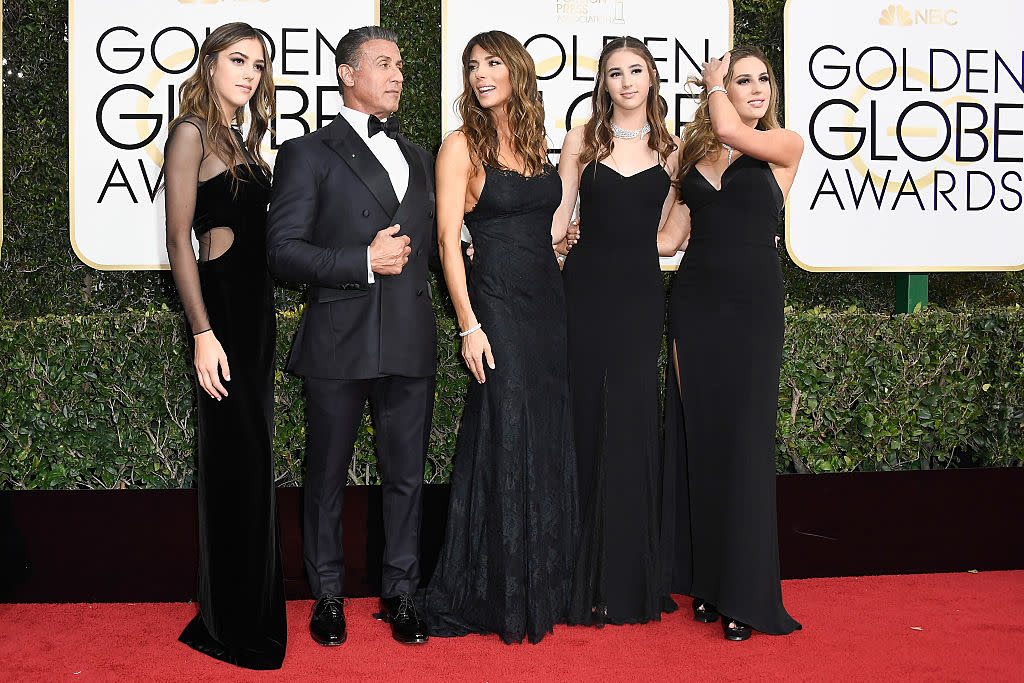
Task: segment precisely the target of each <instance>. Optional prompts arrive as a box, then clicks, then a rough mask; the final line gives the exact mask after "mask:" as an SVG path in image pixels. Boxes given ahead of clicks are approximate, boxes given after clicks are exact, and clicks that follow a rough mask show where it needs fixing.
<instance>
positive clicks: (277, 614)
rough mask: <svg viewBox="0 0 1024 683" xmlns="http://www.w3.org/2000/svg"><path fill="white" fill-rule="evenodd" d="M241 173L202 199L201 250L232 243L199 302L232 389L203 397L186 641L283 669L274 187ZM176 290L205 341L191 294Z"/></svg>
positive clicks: (222, 178)
mask: <svg viewBox="0 0 1024 683" xmlns="http://www.w3.org/2000/svg"><path fill="white" fill-rule="evenodd" d="M186 125H187V124H181V125H179V126H178V127H179V128H182V127H185V126H186ZM176 130H177V129H176ZM172 135H173V134H172ZM171 144H173V141H172V142H171V143H169V150H170V149H172V148H171ZM207 146H208V143H207ZM168 163H172V157H171V155H170V154H169V155H168ZM237 170H238V173H239V175H240V176H241V178H242V180H243V181H244V182H239V183H237V192H235V183H234V182H233V181H232V176H231V174H230V173H229V172H228V171H224V172H222V173H220V174H218V175H215V176H213V177H212V178H210V179H209V180H207V181H205V182H202V183H200V184H199V186H198V188H197V190H196V195H195V212H194V219H193V222H192V227H193V229H194V230H195V232H196V235H197V237H198V238H199V240H200V242H201V243H202V242H203V241H204V234H205V233H206V232H207V231H210V230H213V229H223V228H230V230H231V231H232V233H233V241H232V243H231V245H230V247H229V248H228V249H227V251H226V252H224V253H223V254H221V255H219V256H217V257H215V258H211V259H209V260H200V262H199V264H198V269H199V285H200V288H201V294H202V298H201V301H200V303H201V304H205V313H206V318H207V320H208V327H209V328H211V329H212V330H213V332H214V334H215V335H216V337H217V339H218V340H219V341H220V343H221V345H222V346H223V348H224V352H225V354H226V355H227V360H228V367H229V369H230V372H231V380H230V381H223V382H222V383H223V385H224V387H225V388H226V389H227V391H228V396H227V397H225V398H223V399H222V400H220V401H217V400H214V399H212V398H210V397H209V396H208V395H207V394H206V392H205V391H203V390H202V389H199V388H197V394H198V413H199V425H198V466H197V472H196V474H197V481H196V484H197V488H198V493H199V582H198V598H197V600H198V603H199V613H198V614H197V615H196V617H195V618H194V619H193V620H192V621H191V622H190V623H189V624H188V626H186V628H185V630H184V631H183V632H182V633H181V636H180V638H179V640H181V641H182V642H183V643H185V644H187V645H189V646H191V647H193V648H195V649H196V650H199V651H200V652H203V653H205V654H208V655H210V656H212V657H215V658H217V659H221V660H224V661H226V662H229V663H231V664H235V665H237V666H241V667H245V668H250V669H277V668H280V666H281V662H282V661H283V659H284V652H285V639H286V631H287V625H286V621H285V600H284V580H283V573H282V567H281V552H280V533H279V526H278V518H277V503H276V498H275V493H274V468H273V451H272V440H273V400H274V352H275V335H276V320H275V313H274V292H273V282H272V280H271V278H270V274H269V271H268V270H267V261H266V249H265V245H264V231H265V226H266V212H267V203H268V200H269V192H270V183H269V180H268V179H267V178H266V177H265V176H264V174H263V172H262V170H261V169H260V168H259V166H257V165H256V164H243V165H240V166H239V167H238V169H237ZM168 187H169V189H170V188H171V184H170V183H169V184H168ZM168 200H169V205H170V202H174V201H177V200H178V198H177V197H171V196H170V195H169V197H168ZM171 214H172V212H171V211H168V216H169V222H170V220H171ZM201 254H202V249H201ZM175 267H176V266H175V264H174V261H173V260H172V269H173V268H175ZM175 280H176V281H177V282H178V286H179V290H180V291H182V298H183V300H184V301H185V303H186V312H187V313H189V320H190V323H191V324H192V326H193V329H194V330H195V331H197V332H198V331H199V330H200V329H203V328H201V327H200V328H198V329H196V326H197V324H201V323H197V322H196V321H195V320H194V319H193V318H194V316H196V315H197V313H196V309H195V308H194V307H193V306H190V303H194V296H193V295H194V292H188V291H185V290H183V282H182V280H181V279H180V278H179V277H178V274H176V275H175ZM185 286H186V287H187V286H188V285H187V283H185Z"/></svg>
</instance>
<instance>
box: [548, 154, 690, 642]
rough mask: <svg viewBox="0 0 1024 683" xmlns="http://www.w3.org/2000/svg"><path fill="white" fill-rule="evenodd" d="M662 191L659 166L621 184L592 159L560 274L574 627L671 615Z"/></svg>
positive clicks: (664, 180) (665, 179)
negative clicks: (575, 487)
mask: <svg viewBox="0 0 1024 683" xmlns="http://www.w3.org/2000/svg"><path fill="white" fill-rule="evenodd" d="M669 184H670V179H669V176H668V174H667V173H666V172H665V170H664V169H663V168H662V167H661V166H660V165H658V164H656V165H654V166H651V167H650V168H648V169H646V170H643V171H640V172H639V173H635V174H633V175H630V176H622V175H620V174H619V173H618V172H617V171H616V170H614V169H612V168H611V167H609V166H607V165H605V164H603V163H599V162H593V161H592V162H590V163H589V164H587V166H586V167H585V168H584V169H583V173H582V175H581V176H580V224H581V225H582V226H583V231H584V232H583V236H582V239H581V240H580V241H579V244H577V245H576V246H574V247H573V249H572V251H571V252H569V256H568V258H566V261H565V268H564V269H563V271H562V274H563V276H564V278H565V294H566V302H567V306H568V324H569V350H570V354H569V387H570V393H571V395H572V406H573V423H574V426H575V436H576V454H577V462H578V467H579V480H580V484H579V496H580V509H581V513H582V518H583V523H582V526H583V531H582V538H581V549H580V557H579V561H578V563H577V566H576V577H575V580H574V582H573V600H572V606H571V608H570V614H569V620H570V622H572V623H583V624H586V623H594V622H595V621H596V622H598V623H600V622H608V623H615V624H622V623H637V622H644V621H649V620H651V619H659V618H660V617H661V612H662V610H663V609H668V610H674V609H675V603H673V602H672V600H671V598H670V597H669V596H668V594H667V593H665V592H664V591H663V590H662V586H661V574H660V565H659V541H660V533H661V510H660V503H661V454H662V450H661V425H660V421H659V419H658V410H659V408H658V392H659V385H658V354H659V351H660V350H661V340H662V334H663V332H664V329H665V323H664V321H665V285H664V279H663V278H662V274H661V268H660V265H659V260H658V243H657V242H658V225H659V222H660V220H661V209H662V206H663V205H664V202H665V197H666V196H667V195H668V191H669Z"/></svg>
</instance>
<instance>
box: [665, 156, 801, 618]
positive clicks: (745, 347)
mask: <svg viewBox="0 0 1024 683" xmlns="http://www.w3.org/2000/svg"><path fill="white" fill-rule="evenodd" d="M680 197H681V198H682V200H683V201H684V202H686V204H687V206H688V207H689V209H690V221H691V226H692V228H691V236H690V243H689V246H688V247H687V249H686V254H685V256H684V257H683V261H682V263H681V264H680V266H679V272H678V273H677V275H676V279H675V282H674V283H673V285H672V292H671V298H670V303H669V356H670V360H671V359H672V357H673V350H675V357H676V358H678V376H679V383H678V384H677V382H676V373H675V367H674V366H672V365H670V370H669V376H668V378H667V382H666V385H667V395H666V406H665V423H666V424H665V430H666V434H665V441H666V443H665V447H666V462H665V487H666V488H665V498H664V538H665V547H664V549H665V567H666V570H667V573H666V580H667V581H668V583H669V585H670V587H671V589H672V591H673V592H678V593H683V594H687V595H692V596H693V597H696V598H700V599H702V600H706V601H707V602H709V603H711V604H713V605H715V606H716V607H717V608H718V611H719V612H720V613H721V614H723V615H725V616H727V617H729V618H731V619H738V620H739V621H741V622H744V623H747V624H749V625H750V626H752V627H753V628H755V629H757V630H758V631H762V632H764V633H771V634H777V635H778V634H785V633H790V632H791V631H793V630H795V629H798V628H800V624H798V623H797V622H796V621H795V620H794V619H793V618H792V617H790V616H789V614H788V613H787V612H786V609H785V607H783V605H782V591H781V587H780V584H779V541H778V528H777V522H776V509H775V428H776V419H777V418H776V414H777V410H778V400H779V372H780V368H781V364H782V343H783V334H784V331H785V318H784V315H783V310H782V309H783V301H784V295H783V283H782V270H781V268H780V265H779V256H778V252H777V249H776V246H775V232H776V230H777V227H778V218H779V212H780V211H781V210H782V206H783V201H784V200H783V195H782V191H781V190H780V189H779V185H778V183H777V182H776V180H775V176H774V175H773V174H772V171H771V168H770V167H769V165H768V164H767V163H766V162H763V161H760V160H758V159H755V158H753V157H750V156H746V155H743V156H740V157H739V158H738V159H736V160H735V161H734V162H733V163H732V165H731V166H729V167H727V168H726V170H725V173H724V174H723V175H722V189H721V190H718V191H716V190H715V188H714V187H713V186H712V185H711V184H710V183H709V182H708V180H707V179H706V178H705V177H704V176H703V175H701V173H700V172H699V171H698V170H697V169H693V170H691V171H690V172H689V173H688V174H687V175H686V177H685V178H684V179H683V182H682V186H681V187H680Z"/></svg>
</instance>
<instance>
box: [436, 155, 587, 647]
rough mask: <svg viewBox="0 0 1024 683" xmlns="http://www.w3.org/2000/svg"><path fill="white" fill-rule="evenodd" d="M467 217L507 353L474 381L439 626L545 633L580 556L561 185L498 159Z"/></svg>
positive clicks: (482, 286) (449, 630)
mask: <svg viewBox="0 0 1024 683" xmlns="http://www.w3.org/2000/svg"><path fill="white" fill-rule="evenodd" d="M484 168H485V173H486V180H485V182H484V188H483V190H482V191H481V195H480V200H479V202H478V203H477V205H476V207H474V209H473V211H472V212H470V213H468V214H466V223H467V225H468V226H469V229H470V231H471V232H472V234H473V244H474V248H475V250H476V254H475V256H474V259H473V264H472V267H471V269H470V272H469V280H468V288H469V296H470V301H471V302H472V305H473V311H474V312H475V313H476V316H477V320H478V321H479V322H480V323H481V325H482V326H483V329H484V331H485V332H486V333H487V338H488V340H489V341H490V344H491V349H492V351H493V354H494V363H495V369H494V370H491V369H489V368H488V369H486V371H485V372H486V377H487V381H486V382H485V383H483V384H478V383H476V382H475V381H471V382H470V386H469V390H468V393H467V396H466V407H465V410H464V412H463V414H462V423H461V425H460V428H459V435H458V441H457V444H456V448H455V462H454V470H453V472H452V480H451V502H450V504H449V508H448V528H447V531H446V534H445V542H444V546H443V548H442V550H441V555H440V559H439V560H438V564H437V568H436V569H435V570H434V575H433V577H432V578H431V581H430V585H429V586H428V587H427V589H426V593H425V603H426V604H425V615H424V616H425V619H426V621H427V624H428V628H429V631H430V634H431V635H441V636H455V635H464V634H467V633H494V634H497V635H499V636H500V637H501V638H502V640H504V641H505V642H506V643H508V642H520V641H522V640H523V638H524V637H525V638H528V639H529V641H530V642H537V641H539V640H540V639H541V638H542V637H543V636H544V634H545V633H548V632H550V631H551V629H552V627H553V626H554V624H556V623H559V622H563V623H564V622H565V620H566V610H567V608H568V603H569V588H570V581H571V579H572V570H573V562H574V557H575V553H576V539H577V533H576V530H577V523H578V513H577V504H576V495H575V494H576V456H575V452H574V450H573V446H572V423H571V418H570V407H569V396H568V391H569V390H568V378H567V374H568V370H567V358H566V355H567V354H566V332H565V295H564V291H563V286H562V278H561V274H560V273H559V271H558V265H557V262H556V260H555V256H554V252H553V251H552V249H551V220H552V216H553V214H554V212H555V209H556V208H557V207H558V204H559V201H560V200H561V182H560V180H559V177H558V175H557V174H556V173H555V171H554V169H553V168H552V167H551V166H547V167H546V168H545V170H544V172H543V173H542V174H540V175H537V176H533V177H524V176H522V175H520V174H518V173H515V172H512V171H506V170H500V169H494V168H489V167H486V166H485V167H484Z"/></svg>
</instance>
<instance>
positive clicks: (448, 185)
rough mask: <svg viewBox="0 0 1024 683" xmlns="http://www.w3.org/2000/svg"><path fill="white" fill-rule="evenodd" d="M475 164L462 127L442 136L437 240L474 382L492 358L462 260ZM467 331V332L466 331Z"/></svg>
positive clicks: (482, 379)
mask: <svg viewBox="0 0 1024 683" xmlns="http://www.w3.org/2000/svg"><path fill="white" fill-rule="evenodd" d="M474 171H475V168H474V166H473V162H472V160H471V159H470V156H469V144H468V142H467V140H466V136H465V135H464V134H463V133H462V132H461V131H456V132H454V133H452V134H451V135H449V136H448V137H447V138H445V140H444V142H443V143H441V149H440V150H439V151H438V153H437V165H436V169H435V178H436V183H437V241H438V246H439V248H440V254H441V268H442V270H443V271H444V279H445V283H446V284H447V285H448V294H449V295H450V296H451V297H452V304H453V305H454V306H455V316H456V318H457V320H458V323H459V329H460V330H461V331H462V333H463V334H462V357H463V359H464V360H465V361H466V365H467V366H468V367H469V370H470V372H472V373H473V377H474V378H475V379H476V381H477V382H480V383H481V384H482V383H483V382H485V381H486V379H487V378H486V376H485V374H484V361H485V360H486V362H487V365H488V366H489V367H490V368H491V369H492V370H493V369H494V358H493V356H492V355H491V344H490V342H489V341H488V340H487V333H486V332H485V331H484V330H483V329H482V327H481V325H480V322H479V321H478V320H477V318H476V314H475V313H474V312H473V306H472V304H471V303H470V300H469V288H468V287H467V285H466V265H465V262H464V261H463V260H462V219H463V217H464V216H465V215H466V201H467V196H468V195H469V181H470V178H471V177H472V176H473V174H474ZM467 333H468V334H467Z"/></svg>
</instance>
